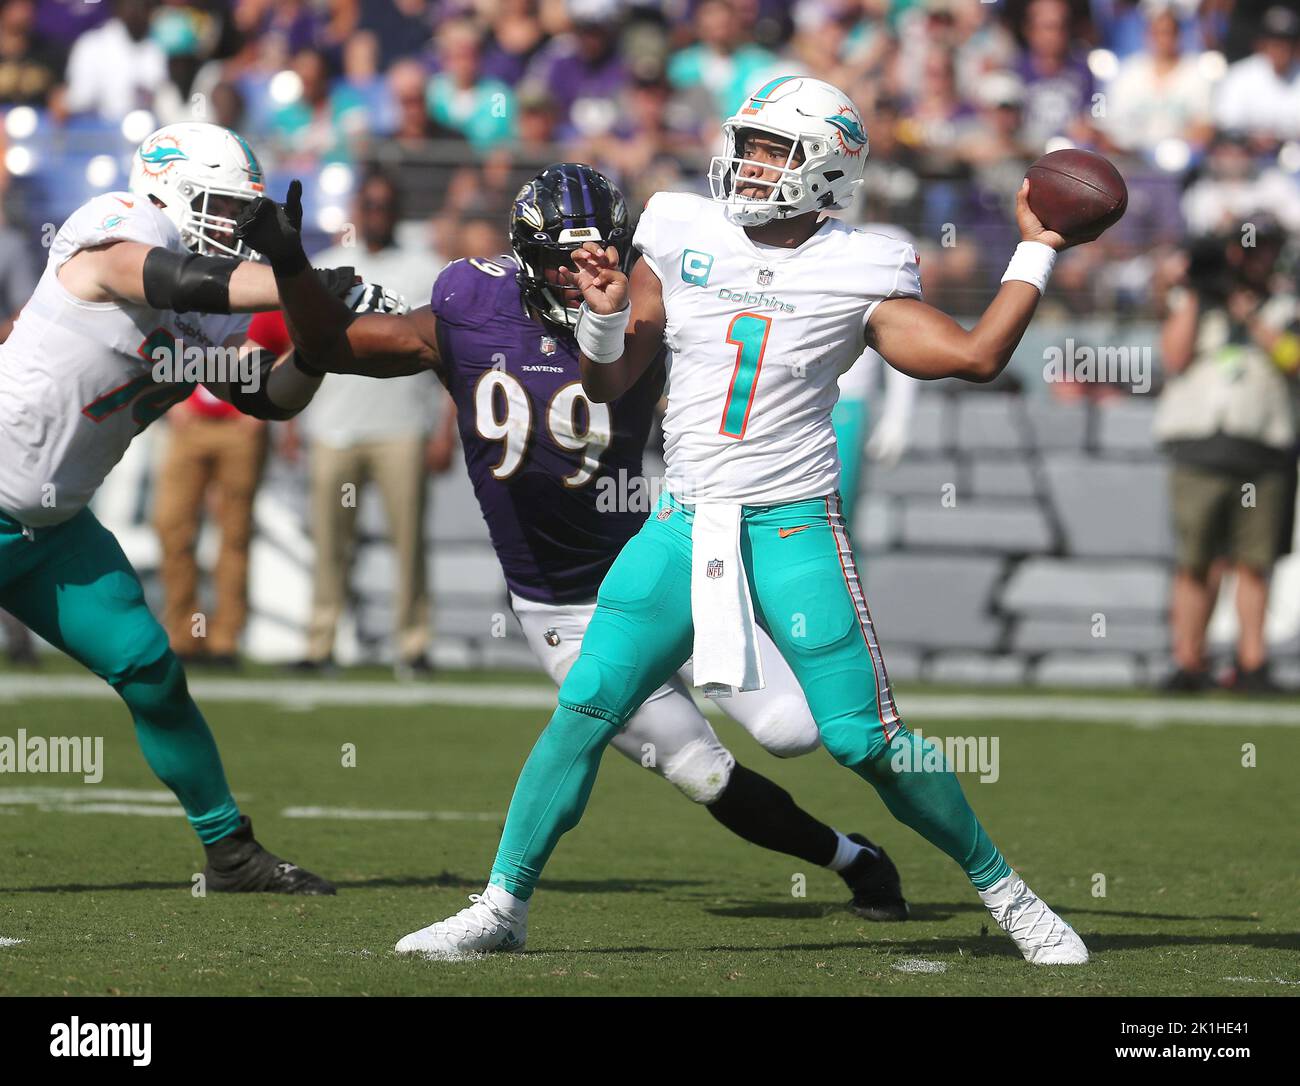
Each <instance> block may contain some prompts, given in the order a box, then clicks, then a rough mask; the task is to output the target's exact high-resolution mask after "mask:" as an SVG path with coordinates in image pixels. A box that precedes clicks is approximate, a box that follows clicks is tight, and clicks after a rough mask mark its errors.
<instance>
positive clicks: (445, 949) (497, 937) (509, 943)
mask: <svg viewBox="0 0 1300 1086" xmlns="http://www.w3.org/2000/svg"><path fill="white" fill-rule="evenodd" d="M469 899H470V901H471V902H472V903H473V904H471V905H470V906H469V908H467V909H461V911H460V912H458V913H457V914H456V915H455V916H451V917H448V918H447V919H446V920H439V921H438V923H436V924H430V925H429V926H428V927H427V928H421V929H420V930H419V931H413V932H411V934H410V935H407V936H405V937H403V938H402V940H401V941H400V942H398V944H397V946H395V947H394V948H393V949H394V950H395V951H396V952H397V953H398V954H423V955H425V956H426V957H429V958H463V957H466V956H467V955H470V954H482V953H486V952H487V951H490V950H496V951H512V950H522V949H523V948H524V943H525V942H526V941H527V939H528V904H527V902H521V901H519V899H518V898H516V897H514V895H512V894H510V893H507V892H506V891H505V890H503V889H501V888H500V887H499V886H489V887H488V888H487V889H486V890H485V891H484V892H483V893H482V894H470V896H469Z"/></svg>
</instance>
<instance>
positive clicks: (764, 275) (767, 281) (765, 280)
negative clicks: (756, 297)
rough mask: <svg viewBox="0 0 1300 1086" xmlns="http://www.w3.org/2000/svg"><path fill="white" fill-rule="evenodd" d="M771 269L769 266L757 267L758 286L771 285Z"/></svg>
mask: <svg viewBox="0 0 1300 1086" xmlns="http://www.w3.org/2000/svg"><path fill="white" fill-rule="evenodd" d="M773 274H774V273H773V271H772V269H771V268H759V269H758V285H759V286H760V287H770V286H771V285H772V275H773Z"/></svg>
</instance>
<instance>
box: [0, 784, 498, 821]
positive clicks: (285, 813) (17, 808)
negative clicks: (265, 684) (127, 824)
mask: <svg viewBox="0 0 1300 1086" xmlns="http://www.w3.org/2000/svg"><path fill="white" fill-rule="evenodd" d="M242 798H243V799H247V798H248V797H247V796H243V797H242ZM0 804H13V805H14V806H12V807H9V808H0V811H3V812H4V813H7V814H20V813H22V811H23V810H29V809H32V808H35V809H36V810H38V811H41V812H51V811H53V812H57V813H59V814H109V815H133V816H137V817H146V818H150V817H152V818H156V817H159V816H161V817H166V818H180V817H181V816H183V815H184V814H185V812H184V811H183V810H181V808H180V807H179V806H178V805H177V803H176V797H175V796H173V795H172V794H171V793H170V792H160V791H156V790H153V789H144V788H97V787H95V786H94V785H87V786H86V787H85V788H80V789H78V788H53V787H51V788H42V787H39V786H35V787H27V788H0ZM280 817H281V818H311V819H324V820H329V821H335V822H500V821H502V820H503V819H504V818H505V815H504V814H501V813H499V812H495V811H400V810H383V809H372V808H366V807H286V808H285V809H284V810H282V811H281V812H280Z"/></svg>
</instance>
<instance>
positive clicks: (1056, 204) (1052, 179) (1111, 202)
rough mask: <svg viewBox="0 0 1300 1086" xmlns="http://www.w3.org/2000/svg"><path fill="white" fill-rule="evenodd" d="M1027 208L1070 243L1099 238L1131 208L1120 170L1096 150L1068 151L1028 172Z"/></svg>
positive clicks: (1052, 155)
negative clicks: (1099, 235) (1078, 239)
mask: <svg viewBox="0 0 1300 1086" xmlns="http://www.w3.org/2000/svg"><path fill="white" fill-rule="evenodd" d="M1025 176H1026V177H1028V178H1029V207H1030V210H1032V211H1033V213H1034V214H1035V215H1037V216H1038V219H1039V221H1040V222H1041V223H1042V224H1043V225H1044V226H1045V227H1047V229H1049V230H1055V231H1056V232H1057V233H1058V234H1061V235H1063V236H1064V237H1067V238H1079V237H1083V238H1095V237H1096V236H1097V235H1098V234H1100V233H1101V232H1102V231H1103V230H1106V229H1107V228H1109V227H1111V226H1114V225H1115V224H1116V223H1117V222H1119V220H1120V219H1121V218H1122V217H1123V215H1124V212H1125V211H1126V210H1127V209H1128V186H1127V185H1125V184H1124V178H1123V177H1121V176H1120V173H1119V170H1117V169H1115V167H1114V166H1113V165H1112V164H1111V163H1110V161H1109V160H1108V159H1106V158H1103V157H1102V156H1101V155H1098V154H1094V153H1093V152H1092V151H1081V150H1078V149H1077V148H1068V149H1066V150H1064V151H1053V152H1051V153H1050V154H1046V155H1043V157H1042V158H1040V159H1039V160H1038V161H1037V162H1035V163H1034V164H1033V165H1032V166H1030V167H1029V172H1028V173H1027V174H1026V175H1025Z"/></svg>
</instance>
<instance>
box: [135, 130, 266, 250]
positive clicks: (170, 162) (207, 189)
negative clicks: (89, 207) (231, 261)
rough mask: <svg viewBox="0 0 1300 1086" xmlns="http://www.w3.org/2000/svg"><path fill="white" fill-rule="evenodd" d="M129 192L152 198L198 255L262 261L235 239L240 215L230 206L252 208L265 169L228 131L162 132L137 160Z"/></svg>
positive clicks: (148, 141)
mask: <svg viewBox="0 0 1300 1086" xmlns="http://www.w3.org/2000/svg"><path fill="white" fill-rule="evenodd" d="M130 189H131V191H132V192H134V193H136V194H138V195H140V196H146V197H152V198H153V201H154V203H156V204H158V205H159V206H160V207H161V208H162V211H163V214H165V215H166V216H167V217H168V218H169V219H171V221H172V222H174V223H175V224H176V228H177V229H178V230H179V231H180V232H181V240H182V241H183V242H184V243H185V245H186V246H187V247H188V248H190V249H193V250H194V251H195V252H196V253H200V254H202V255H204V256H212V255H215V254H222V255H225V256H237V257H240V258H242V259H245V260H257V259H260V258H259V257H258V255H257V254H256V253H254V252H253V251H252V250H251V249H249V248H248V246H246V245H245V244H244V243H243V242H242V241H239V240H237V239H236V238H235V234H234V227H235V219H234V215H235V214H238V210H237V205H236V204H232V203H231V202H230V201H232V200H233V201H239V202H240V203H251V202H252V201H253V200H255V199H256V198H257V197H258V196H261V195H262V165H261V163H259V162H258V161H257V156H256V155H255V154H253V149H252V148H251V147H249V146H248V142H247V141H246V140H245V139H244V138H243V137H242V136H239V135H236V134H235V133H234V132H231V131H230V130H229V129H228V128H222V127H221V126H220V125H215V124H203V123H201V122H198V121H184V122H182V123H180V124H169V125H167V126H166V127H164V128H160V129H158V131H157V132H155V133H154V134H153V135H152V136H150V137H149V138H148V139H146V140H145V141H144V143H142V144H140V147H139V149H138V150H137V151H136V153H135V154H134V155H133V156H132V159H131V181H130ZM213 197H226V198H228V199H227V200H218V201H214V200H213ZM222 204H224V205H225V206H220V205H222ZM222 212H232V213H231V214H223V213H222Z"/></svg>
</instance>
